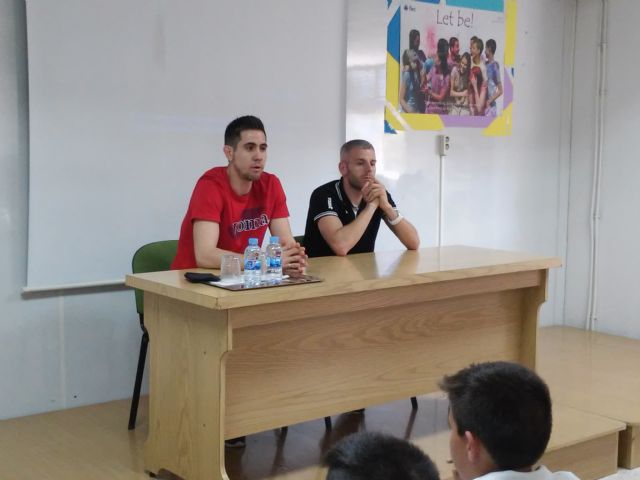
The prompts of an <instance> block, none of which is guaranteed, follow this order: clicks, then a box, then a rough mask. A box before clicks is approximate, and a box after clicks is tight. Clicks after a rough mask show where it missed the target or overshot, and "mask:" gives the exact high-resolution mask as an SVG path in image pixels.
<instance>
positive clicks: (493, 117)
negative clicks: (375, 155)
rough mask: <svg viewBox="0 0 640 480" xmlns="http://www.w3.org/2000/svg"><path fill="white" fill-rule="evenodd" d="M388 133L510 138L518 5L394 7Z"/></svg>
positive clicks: (417, 2) (450, 1) (465, 2)
mask: <svg viewBox="0 0 640 480" xmlns="http://www.w3.org/2000/svg"><path fill="white" fill-rule="evenodd" d="M387 3H388V8H389V9H395V13H394V14H393V15H392V16H391V20H390V21H389V24H388V27H387V84H386V100H387V101H386V107H385V132H386V133H396V132H397V131H399V130H442V129H443V128H445V127H470V128H481V129H483V133H484V134H485V135H491V136H499V135H510V134H511V112H512V106H513V75H514V69H513V67H514V56H515V21H516V0H401V1H399V2H392V1H389V0H388V2H387Z"/></svg>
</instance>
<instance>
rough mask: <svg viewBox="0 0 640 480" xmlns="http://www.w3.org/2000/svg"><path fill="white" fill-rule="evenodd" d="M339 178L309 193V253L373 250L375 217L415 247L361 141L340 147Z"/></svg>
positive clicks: (414, 236)
mask: <svg viewBox="0 0 640 480" xmlns="http://www.w3.org/2000/svg"><path fill="white" fill-rule="evenodd" d="M338 168H339V170H340V174H341V175H342V177H341V178H340V179H339V180H334V181H332V182H329V183H326V184H324V185H322V186H320V187H318V188H316V189H315V190H314V191H313V193H312V194H311V200H310V201H309V212H308V214H307V225H306V228H305V232H304V246H305V249H306V253H307V255H309V257H323V256H328V255H340V256H343V255H347V254H350V253H364V252H373V250H374V248H375V244H376V237H377V235H378V229H379V228H380V220H384V221H385V223H386V224H387V226H388V227H389V228H390V229H391V231H392V232H393V233H394V234H395V235H396V237H398V239H399V240H400V241H401V242H402V243H403V244H404V246H405V247H407V248H408V249H409V250H415V249H417V248H418V246H419V245H420V239H419V238H418V232H417V231H416V229H415V228H414V226H413V225H411V223H410V222H409V221H408V220H406V219H405V218H404V217H403V216H402V215H401V214H400V212H398V209H397V208H396V205H395V203H394V202H393V199H392V198H391V195H389V193H388V192H387V190H386V189H385V187H384V185H383V184H382V183H380V182H379V181H378V180H377V179H376V178H375V175H376V152H375V150H374V149H373V145H371V144H370V143H369V142H367V141H366V140H351V141H349V142H347V143H345V144H344V145H343V146H342V148H341V149H340V163H339V164H338Z"/></svg>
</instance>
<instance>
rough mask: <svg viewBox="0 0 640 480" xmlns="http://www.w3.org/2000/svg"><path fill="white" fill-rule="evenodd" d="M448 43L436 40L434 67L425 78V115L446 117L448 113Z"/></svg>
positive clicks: (442, 39)
mask: <svg viewBox="0 0 640 480" xmlns="http://www.w3.org/2000/svg"><path fill="white" fill-rule="evenodd" d="M448 56H449V42H447V41H446V40H445V39H444V38H441V39H440V40H438V53H437V56H436V62H435V64H434V66H433V67H432V68H431V70H429V73H428V74H427V78H426V84H425V85H423V88H425V89H426V92H425V93H426V95H427V107H426V113H434V114H439V115H446V114H447V113H449V108H448V103H447V101H448V99H449V89H450V88H451V80H450V72H449V64H448V63H447V57H448Z"/></svg>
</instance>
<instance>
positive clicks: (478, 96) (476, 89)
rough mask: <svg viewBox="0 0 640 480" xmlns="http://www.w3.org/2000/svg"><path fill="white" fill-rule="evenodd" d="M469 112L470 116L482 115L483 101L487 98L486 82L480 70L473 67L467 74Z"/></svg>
mask: <svg viewBox="0 0 640 480" xmlns="http://www.w3.org/2000/svg"><path fill="white" fill-rule="evenodd" d="M472 62H473V60H472ZM467 90H468V92H469V110H470V112H471V115H484V105H485V99H486V98H487V82H485V81H484V76H483V75H482V69H481V68H480V67H478V66H477V65H476V66H473V67H471V71H470V72H469V88H468V89H467Z"/></svg>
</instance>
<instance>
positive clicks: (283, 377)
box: [126, 246, 560, 479]
mask: <svg viewBox="0 0 640 480" xmlns="http://www.w3.org/2000/svg"><path fill="white" fill-rule="evenodd" d="M557 266H560V260H559V259H557V258H549V257H541V256H534V255H529V254H522V253H514V252H505V251H496V250H486V249H480V248H472V247H458V246H452V247H442V248H425V249H421V250H419V251H413V252H411V251H402V252H383V253H375V254H359V255H351V256H349V257H326V258H317V259H312V260H310V262H309V268H308V273H309V274H312V275H316V276H320V277H322V278H324V279H325V281H324V282H321V283H315V284H308V285H295V286H288V287H280V288H269V289H262V290H255V291H240V292H230V291H226V290H222V289H219V288H215V287H211V286H208V285H193V284H189V283H188V282H186V281H185V280H184V278H183V272H181V271H169V272H156V273H147V274H138V275H128V276H127V279H126V283H127V285H129V286H132V287H136V288H140V289H142V290H144V291H145V296H144V301H145V304H144V312H145V325H146V327H147V329H148V331H149V336H150V377H149V393H150V398H149V437H148V439H147V443H146V446H145V466H146V468H147V470H148V471H150V472H153V473H158V472H159V471H160V470H161V469H166V470H169V471H170V472H173V473H175V474H177V475H180V476H181V477H183V478H187V479H226V478H228V477H227V475H226V472H225V470H224V438H233V437H237V436H240V435H245V434H249V433H253V432H258V431H263V430H267V429H271V428H276V427H281V426H284V425H289V424H293V423H297V422H300V421H304V420H309V419H314V418H322V417H324V416H328V415H333V414H337V413H341V412H345V411H348V410H352V409H356V408H360V407H364V406H368V405H375V404H381V403H385V402H389V401H392V400H397V399H402V398H407V399H408V398H409V397H411V396H413V395H418V394H422V393H427V392H431V391H434V390H436V389H437V382H438V380H439V379H440V378H441V377H442V376H443V375H444V374H446V373H453V372H455V371H456V370H458V369H460V368H462V367H464V366H466V365H468V364H469V363H471V362H478V361H486V360H495V359H504V360H515V361H520V362H522V363H524V364H526V365H529V366H532V367H533V366H535V352H536V331H537V318H538V309H539V306H540V305H541V304H542V303H543V302H544V300H545V298H546V284H547V270H548V269H549V268H551V267H557ZM407 408H409V406H408V407H407Z"/></svg>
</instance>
